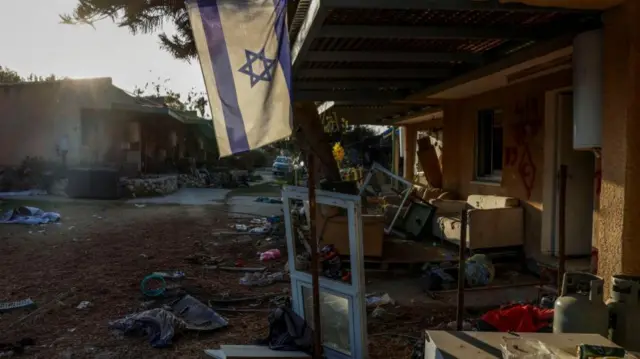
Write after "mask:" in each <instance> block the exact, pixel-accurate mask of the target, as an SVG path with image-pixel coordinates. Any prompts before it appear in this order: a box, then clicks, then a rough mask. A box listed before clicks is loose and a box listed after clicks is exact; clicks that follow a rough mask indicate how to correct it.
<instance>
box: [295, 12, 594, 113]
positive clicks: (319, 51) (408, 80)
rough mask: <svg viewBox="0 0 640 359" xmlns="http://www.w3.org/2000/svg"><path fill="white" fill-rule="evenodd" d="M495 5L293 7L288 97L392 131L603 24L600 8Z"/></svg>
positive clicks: (569, 42) (566, 44) (567, 44)
mask: <svg viewBox="0 0 640 359" xmlns="http://www.w3.org/2000/svg"><path fill="white" fill-rule="evenodd" d="M502 1H503V0H484V1H483V0H367V1H363V0H300V2H299V4H298V11H297V12H296V16H295V17H294V18H293V21H292V24H291V29H290V35H291V38H292V39H295V41H293V45H292V62H293V78H294V89H295V92H294V99H295V100H300V101H316V102H324V101H331V102H332V103H333V106H326V105H325V106H323V108H324V109H325V110H326V109H329V110H330V111H332V112H333V113H335V114H336V115H340V116H344V117H345V118H346V119H347V120H348V121H349V122H350V123H354V124H355V123H362V124H379V125H389V124H393V123H395V122H397V121H399V120H402V119H406V118H407V115H408V114H411V113H414V114H415V113H421V112H424V111H427V112H429V111H433V110H437V107H438V104H437V103H434V101H433V99H432V98H430V95H433V94H437V93H441V92H443V91H445V90H446V89H447V88H451V87H456V86H459V85H460V84H462V83H465V82H469V81H473V80H475V79H477V78H480V77H483V76H486V75H487V74H486V71H493V72H498V71H501V70H503V69H505V68H508V67H511V66H514V63H515V62H514V61H521V62H523V61H526V60H528V59H530V58H535V57H539V56H544V55H546V54H547V53H551V52H554V51H558V50H560V49H563V48H566V47H567V46H570V44H571V39H572V38H573V36H574V35H575V34H577V33H580V32H582V31H586V30H590V29H594V28H598V27H600V26H601V21H600V14H601V12H600V11H599V10H583V9H567V8H557V7H539V6H529V5H524V4H516V3H503V2H502ZM518 55H520V56H518ZM483 69H484V70H483ZM482 71H484V72H482Z"/></svg>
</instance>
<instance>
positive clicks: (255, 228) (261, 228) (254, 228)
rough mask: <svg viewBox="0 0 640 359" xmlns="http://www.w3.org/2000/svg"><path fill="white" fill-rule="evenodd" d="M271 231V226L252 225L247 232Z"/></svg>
mask: <svg viewBox="0 0 640 359" xmlns="http://www.w3.org/2000/svg"><path fill="white" fill-rule="evenodd" d="M270 231H271V226H261V227H253V228H251V229H250V230H249V233H260V234H265V233H269V232H270Z"/></svg>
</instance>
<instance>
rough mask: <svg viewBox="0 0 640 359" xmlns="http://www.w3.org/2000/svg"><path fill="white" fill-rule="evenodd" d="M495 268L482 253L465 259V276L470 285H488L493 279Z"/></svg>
mask: <svg viewBox="0 0 640 359" xmlns="http://www.w3.org/2000/svg"><path fill="white" fill-rule="evenodd" d="M494 275H495V268H494V267H493V263H491V259H489V257H487V256H486V255H484V254H476V255H473V256H471V257H469V258H468V259H467V261H466V268H465V276H466V279H467V284H468V285H469V286H470V287H481V286H486V285H489V284H490V283H491V282H492V281H493V277H494Z"/></svg>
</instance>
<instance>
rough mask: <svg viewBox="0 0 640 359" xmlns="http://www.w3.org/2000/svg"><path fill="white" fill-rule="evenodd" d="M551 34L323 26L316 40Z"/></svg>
mask: <svg viewBox="0 0 640 359" xmlns="http://www.w3.org/2000/svg"><path fill="white" fill-rule="evenodd" d="M548 31H549V29H547V31H542V30H540V29H535V30H530V29H526V30H523V29H522V28H517V27H461V26H365V25H328V26H323V27H322V29H321V31H320V32H319V33H318V35H317V36H318V37H324V38H342V39H437V40H449V39H463V40H485V39H513V40H535V39H540V38H545V37H548V36H546V34H547V33H548ZM307 60H308V58H307Z"/></svg>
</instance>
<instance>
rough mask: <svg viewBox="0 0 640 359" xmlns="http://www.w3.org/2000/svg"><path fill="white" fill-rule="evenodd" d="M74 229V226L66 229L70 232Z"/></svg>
mask: <svg viewBox="0 0 640 359" xmlns="http://www.w3.org/2000/svg"><path fill="white" fill-rule="evenodd" d="M74 228H76V226H70V227H69V228H67V229H68V230H72V229H74Z"/></svg>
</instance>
